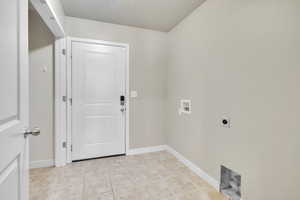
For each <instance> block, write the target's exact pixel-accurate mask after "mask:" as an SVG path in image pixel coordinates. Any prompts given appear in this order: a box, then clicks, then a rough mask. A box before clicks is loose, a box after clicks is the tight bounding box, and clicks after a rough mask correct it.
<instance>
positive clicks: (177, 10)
mask: <svg viewBox="0 0 300 200" xmlns="http://www.w3.org/2000/svg"><path fill="white" fill-rule="evenodd" d="M204 1H205V0H62V3H63V6H64V9H65V13H66V15H67V16H72V17H79V18H85V19H92V20H98V21H102V22H108V23H114V24H122V25H128V26H135V27H140V28H147V29H153V30H159V31H166V32H167V31H170V30H171V29H172V28H173V27H174V26H175V25H176V24H178V23H179V22H180V21H181V20H182V19H183V18H184V17H186V16H187V15H188V14H189V13H191V12H192V11H193V10H194V9H196V8H197V7H198V6H200V5H201V4H202V3H203V2H204Z"/></svg>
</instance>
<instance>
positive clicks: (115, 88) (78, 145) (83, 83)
mask: <svg viewBox="0 0 300 200" xmlns="http://www.w3.org/2000/svg"><path fill="white" fill-rule="evenodd" d="M125 68H126V49H125V48H124V47H118V46H110V45H103V44H93V43H83V42H74V41H73V42H72V145H73V146H72V160H82V159H88V158H96V157H103V156H110V155H118V154H124V153H125V123H124V122H125V114H124V112H125V111H124V108H125V106H123V105H121V101H120V100H121V99H120V97H121V96H123V95H125V70H126V69H125Z"/></svg>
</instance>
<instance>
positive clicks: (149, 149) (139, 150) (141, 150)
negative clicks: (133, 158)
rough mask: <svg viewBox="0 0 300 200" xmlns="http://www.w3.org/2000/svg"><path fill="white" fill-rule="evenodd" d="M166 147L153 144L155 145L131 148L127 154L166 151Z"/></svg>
mask: <svg viewBox="0 0 300 200" xmlns="http://www.w3.org/2000/svg"><path fill="white" fill-rule="evenodd" d="M166 149H167V146H166V145H160V146H153V147H144V148H137V149H129V151H128V152H127V153H126V154H127V155H138V154H144V153H151V152H158V151H165V150H166Z"/></svg>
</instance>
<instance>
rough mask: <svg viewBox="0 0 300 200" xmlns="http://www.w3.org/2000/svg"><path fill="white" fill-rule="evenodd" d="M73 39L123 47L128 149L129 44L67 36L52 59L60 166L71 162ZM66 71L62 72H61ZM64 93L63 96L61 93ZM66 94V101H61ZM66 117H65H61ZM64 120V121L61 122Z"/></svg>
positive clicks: (56, 141) (56, 159)
mask: <svg viewBox="0 0 300 200" xmlns="http://www.w3.org/2000/svg"><path fill="white" fill-rule="evenodd" d="M72 42H84V43H92V44H102V45H109V46H118V47H123V48H125V49H126V85H125V88H126V94H125V96H126V117H125V118H126V119H125V146H126V148H125V153H126V154H128V152H129V114H130V105H129V104H130V101H129V80H130V79H129V78H130V77H129V44H124V43H116V42H109V41H101V40H92V39H84V38H76V37H67V38H64V39H60V40H57V41H56V48H55V52H56V54H55V55H56V62H55V70H56V72H55V90H56V91H55V111H56V112H55V122H56V123H55V166H63V165H65V164H67V163H71V162H72V151H71V145H72V121H71V116H72V108H71V106H72V105H71V98H72V90H71V89H72V88H71V85H72V84H71V83H72V76H71V68H72V59H71V56H72V55H71V54H72V45H71V44H72ZM63 49H66V60H65V62H64V61H63V60H64V59H63V57H64V55H63V54H62V52H63ZM64 70H65V71H64ZM64 94H65V95H64ZM63 96H66V98H67V102H64V101H63V99H62V98H63ZM64 117H65V118H64ZM64 119H66V121H65V122H64ZM63 142H66V148H63V147H62V145H63Z"/></svg>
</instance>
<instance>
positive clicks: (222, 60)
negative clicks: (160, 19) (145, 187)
mask: <svg viewBox="0 0 300 200" xmlns="http://www.w3.org/2000/svg"><path fill="white" fill-rule="evenodd" d="M299 22H300V1H298V0H284V1H282V0H251V1H244V0H208V1H206V3H204V4H203V5H202V6H200V7H199V8H198V9H197V10H196V11H195V12H193V13H192V14H191V15H190V16H189V17H188V18H186V19H185V20H184V21H183V22H182V23H181V24H179V25H178V26H177V27H176V28H175V29H173V30H172V31H171V32H170V33H169V39H170V47H169V50H170V55H169V68H168V73H167V74H168V101H167V105H168V115H167V119H168V136H167V141H168V144H169V145H170V146H172V147H173V148H175V150H177V151H178V152H180V153H182V154H183V155H184V156H185V157H187V158H188V159H190V160H191V161H193V162H194V163H196V164H197V165H198V166H199V167H200V168H202V169H204V170H205V171H206V172H207V173H208V174H210V175H211V176H213V177H214V178H216V179H217V180H218V179H219V171H220V165H221V164H224V165H225V166H228V167H230V168H232V169H234V170H235V171H237V172H239V173H241V174H242V188H243V199H244V200H284V199H286V200H299V199H300V192H299V185H300V173H299V169H300V156H299V147H300V134H299V132H300V125H299V124H300V123H299V114H300V106H299V102H300V92H299V84H300V78H299V77H300V57H299V55H300V54H299V53H300V39H299V38H300V26H299ZM181 98H188V99H192V114H191V115H182V116H179V115H178V114H177V106H178V104H179V100H180V99H181ZM223 115H228V116H230V117H231V119H232V128H230V129H226V128H221V125H220V119H221V117H222V116H223Z"/></svg>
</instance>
